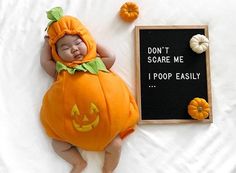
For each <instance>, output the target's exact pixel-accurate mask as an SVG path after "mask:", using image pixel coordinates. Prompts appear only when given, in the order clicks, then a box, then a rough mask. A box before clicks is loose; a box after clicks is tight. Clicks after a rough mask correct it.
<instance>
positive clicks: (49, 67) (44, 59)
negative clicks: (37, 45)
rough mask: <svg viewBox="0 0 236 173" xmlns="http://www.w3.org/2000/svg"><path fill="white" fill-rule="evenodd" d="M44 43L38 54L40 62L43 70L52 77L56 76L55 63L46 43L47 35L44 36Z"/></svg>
mask: <svg viewBox="0 0 236 173" xmlns="http://www.w3.org/2000/svg"><path fill="white" fill-rule="evenodd" d="M44 39H45V40H44V44H43V48H42V51H41V55H40V63H41V66H42V67H43V68H44V70H45V71H46V72H47V73H48V74H49V75H50V76H52V77H53V78H56V63H55V61H54V60H53V59H52V56H51V48H50V45H49V43H48V37H47V36H45V37H44Z"/></svg>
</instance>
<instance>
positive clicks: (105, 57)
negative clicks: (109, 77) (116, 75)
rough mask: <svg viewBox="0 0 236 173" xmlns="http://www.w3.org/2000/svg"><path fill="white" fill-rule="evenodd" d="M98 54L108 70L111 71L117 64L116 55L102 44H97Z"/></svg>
mask: <svg viewBox="0 0 236 173" xmlns="http://www.w3.org/2000/svg"><path fill="white" fill-rule="evenodd" d="M97 53H98V54H99V56H100V57H101V59H102V61H103V62H104V64H105V65H106V68H107V69H110V68H111V67H112V65H113V64H114V62H115V59H116V57H115V55H114V54H113V53H111V51H109V50H108V49H107V48H105V47H104V46H102V45H101V44H97Z"/></svg>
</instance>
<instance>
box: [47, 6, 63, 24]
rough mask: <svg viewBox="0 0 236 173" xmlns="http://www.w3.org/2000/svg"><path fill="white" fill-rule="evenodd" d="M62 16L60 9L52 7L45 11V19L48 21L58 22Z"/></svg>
mask: <svg viewBox="0 0 236 173" xmlns="http://www.w3.org/2000/svg"><path fill="white" fill-rule="evenodd" d="M62 16H63V10H62V8H61V7H54V8H52V9H51V10H49V11H47V17H48V19H49V20H52V21H58V20H59V19H60V18H61V17H62Z"/></svg>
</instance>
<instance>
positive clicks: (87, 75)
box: [41, 8, 139, 151]
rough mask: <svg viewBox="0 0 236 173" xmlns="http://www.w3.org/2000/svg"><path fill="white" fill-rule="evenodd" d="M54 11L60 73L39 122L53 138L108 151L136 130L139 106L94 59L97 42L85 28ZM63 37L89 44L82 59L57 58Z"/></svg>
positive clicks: (51, 41)
mask: <svg viewBox="0 0 236 173" xmlns="http://www.w3.org/2000/svg"><path fill="white" fill-rule="evenodd" d="M53 10H54V11H53ZM53 10H52V11H51V13H48V18H49V19H51V20H52V22H50V23H49V26H48V31H47V32H48V36H49V44H50V46H51V51H52V56H53V58H54V60H55V61H56V70H57V72H58V74H57V79H56V80H55V81H54V82H53V84H52V86H51V87H50V88H49V90H48V91H47V92H46V94H45V96H44V99H43V102H42V107H41V122H42V124H43V126H44V128H45V130H46V133H47V134H48V135H49V136H50V137H52V138H54V139H57V140H61V141H65V142H68V143H71V144H73V145H75V146H78V147H80V148H82V149H85V150H91V151H101V150H104V148H105V147H106V146H107V144H109V143H110V142H111V141H112V139H114V138H115V137H116V136H117V135H120V137H121V138H124V137H125V136H126V135H128V134H129V133H130V132H132V131H133V130H134V127H135V125H136V123H137V122H138V119H139V111H138V107H137V105H136V102H135V99H134V97H133V96H132V95H131V93H130V91H129V89H128V88H127V86H126V84H125V83H124V82H123V81H122V80H121V79H120V78H119V77H118V76H117V75H116V74H115V73H113V72H111V71H109V70H107V69H106V67H105V65H104V64H103V62H102V60H101V59H100V58H99V57H96V43H95V41H94V40H93V38H92V36H91V35H90V33H89V32H88V30H87V29H86V28H85V27H84V26H83V24H82V23H81V22H80V21H79V20H78V19H76V18H74V17H72V16H62V15H61V11H60V10H61V9H60V8H59V12H58V9H57V10H55V9H53ZM54 19H55V20H54ZM65 34H70V35H79V36H80V37H81V39H82V40H83V41H84V42H85V44H86V46H87V49H88V51H87V55H86V56H84V58H83V60H81V61H79V60H78V61H73V62H64V61H63V60H62V59H61V58H60V57H59V55H58V54H57V50H56V42H57V41H58V40H59V39H60V38H62V37H63V36H64V35H65Z"/></svg>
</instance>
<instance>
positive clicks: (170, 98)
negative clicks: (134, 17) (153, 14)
mask: <svg viewBox="0 0 236 173" xmlns="http://www.w3.org/2000/svg"><path fill="white" fill-rule="evenodd" d="M196 34H202V35H205V36H206V37H207V38H209V36H208V26H207V25H191V26H190V25H187V26H186V25H181V26H180V25H178V26H136V27H135V56H136V71H137V75H136V77H137V80H136V82H137V85H136V86H137V101H138V107H139V110H140V115H141V116H140V122H139V123H140V124H169V123H211V122H213V116H212V98H211V82H210V57H209V48H208V50H207V51H206V52H204V53H202V54H197V53H195V52H193V51H192V50H191V48H190V46H189V40H190V39H191V37H192V36H193V35H196ZM195 97H200V98H204V99H205V100H206V101H207V102H208V103H209V105H210V114H209V117H208V118H206V119H204V120H201V121H200V120H194V119H192V117H191V116H190V115H188V113H187V106H188V104H189V102H190V101H191V100H192V99H193V98H195Z"/></svg>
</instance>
